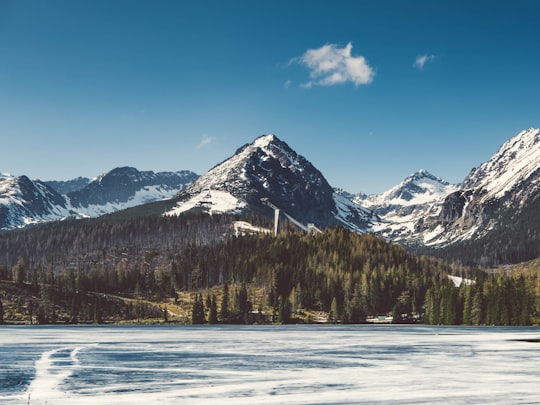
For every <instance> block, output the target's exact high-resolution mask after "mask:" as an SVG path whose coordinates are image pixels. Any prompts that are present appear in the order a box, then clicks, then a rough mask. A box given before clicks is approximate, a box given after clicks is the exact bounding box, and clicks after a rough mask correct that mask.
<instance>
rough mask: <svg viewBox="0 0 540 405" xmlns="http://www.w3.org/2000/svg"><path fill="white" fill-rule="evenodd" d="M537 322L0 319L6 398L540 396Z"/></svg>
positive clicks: (475, 399) (311, 400)
mask: <svg viewBox="0 0 540 405" xmlns="http://www.w3.org/2000/svg"><path fill="white" fill-rule="evenodd" d="M539 338H540V329H539V328H466V327H431V326H413V327H411V326H393V325H386V326H360V325H359V326H317V325H309V326H256V327H239V326H212V327H211V326H203V327H191V326H186V327H177V326H145V327H140V326H131V327H128V326H122V327H121V326H67V327H64V326H55V327H52V326H51V327H41V326H39V327H38V326H35V327H30V326H26V327H13V326H3V327H0V404H28V403H29V404H32V405H34V404H36V405H37V404H39V405H44V404H47V405H65V404H70V405H73V404H76V405H84V404H92V405H95V404H160V405H167V404H192V403H194V404H358V403H381V402H392V403H399V404H418V403H447V404H448V403H452V404H462V403H463V404H486V403H490V404H510V403H512V404H517V403H527V404H530V403H540V343H533V342H527V341H521V340H526V339H529V340H535V339H539Z"/></svg>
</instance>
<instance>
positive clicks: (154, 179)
mask: <svg viewBox="0 0 540 405" xmlns="http://www.w3.org/2000/svg"><path fill="white" fill-rule="evenodd" d="M197 177H198V176H197V175H196V174H195V173H193V172H190V171H180V172H161V173H154V172H151V171H147V172H140V171H138V170H137V169H134V168H131V167H121V168H116V169H113V170H111V171H110V172H108V173H105V174H102V175H101V176H99V177H97V178H95V179H94V180H92V181H90V182H89V183H88V184H86V186H84V187H82V188H81V189H79V190H76V191H72V192H69V193H67V194H66V195H61V194H60V193H58V192H57V191H55V190H54V188H53V187H51V186H49V185H47V184H46V183H45V182H42V181H40V180H30V179H29V178H28V177H26V176H20V177H13V176H11V175H6V174H2V175H0V229H12V228H20V227H24V226H26V225H28V224H34V223H39V222H47V221H54V220H59V219H64V218H67V217H75V218H84V217H97V216H100V215H104V214H109V213H112V212H115V211H119V210H122V209H125V208H129V207H133V206H136V205H141V204H144V203H148V202H152V201H158V200H163V199H169V198H172V197H173V196H175V195H176V194H177V193H178V192H179V191H180V190H182V189H183V188H184V187H185V186H186V185H187V184H189V183H191V182H193V181H194V180H195V179H196V178H197ZM60 183H62V182H60ZM54 184H55V183H54V182H53V185H54ZM72 186H73V184H72Z"/></svg>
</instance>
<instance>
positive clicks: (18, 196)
mask: <svg viewBox="0 0 540 405" xmlns="http://www.w3.org/2000/svg"><path fill="white" fill-rule="evenodd" d="M70 215H73V212H71V211H70V209H69V206H68V204H67V201H66V200H65V198H64V197H63V196H61V195H60V194H58V193H57V192H56V191H54V190H53V189H52V188H51V187H49V186H47V185H46V184H45V183H43V182H40V181H32V180H30V179H29V178H28V177H26V176H19V177H13V176H9V175H0V229H11V228H19V227H23V226H25V225H29V224H33V223H38V222H44V221H51V220H55V219H59V218H65V217H68V216H70Z"/></svg>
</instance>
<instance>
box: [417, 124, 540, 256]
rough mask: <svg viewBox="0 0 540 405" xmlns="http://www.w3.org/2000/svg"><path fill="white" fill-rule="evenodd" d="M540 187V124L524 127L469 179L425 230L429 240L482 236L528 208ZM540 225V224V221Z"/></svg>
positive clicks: (443, 241) (442, 242)
mask: <svg viewBox="0 0 540 405" xmlns="http://www.w3.org/2000/svg"><path fill="white" fill-rule="evenodd" d="M539 190H540V129H529V130H525V131H522V132H520V133H519V134H518V135H516V136H515V137H513V138H512V139H510V140H508V141H507V142H505V143H504V144H503V145H502V146H501V148H500V149H499V150H498V151H497V153H495V154H494V155H493V157H491V159H489V160H488V161H487V162H485V163H483V164H482V165H481V166H479V167H478V168H474V169H473V170H472V171H471V173H470V174H469V175H468V176H467V177H466V178H465V180H464V181H463V183H462V186H461V187H460V189H459V190H457V191H455V192H454V193H451V194H450V195H448V196H447V197H446V199H445V200H444V202H443V206H442V209H441V212H440V214H439V216H438V219H437V221H436V222H435V223H434V224H433V225H432V226H431V229H429V233H428V234H424V243H426V244H427V245H440V246H444V245H448V244H451V243H455V242H458V241H461V240H468V239H478V238H480V237H482V236H484V235H486V234H487V233H489V232H491V231H492V230H494V229H496V228H497V227H498V225H499V222H500V221H501V219H502V218H503V217H505V216H508V215H511V216H513V217H515V216H516V215H519V214H520V213H521V212H522V208H523V207H524V206H525V205H526V203H527V201H529V200H532V199H534V198H536V196H537V194H538V193H539ZM538 225H539V226H540V224H538Z"/></svg>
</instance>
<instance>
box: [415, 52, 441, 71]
mask: <svg viewBox="0 0 540 405" xmlns="http://www.w3.org/2000/svg"><path fill="white" fill-rule="evenodd" d="M436 58H437V57H436V56H435V55H428V54H425V55H420V56H417V57H416V60H415V61H414V65H413V66H414V67H415V68H417V69H420V70H422V69H424V65H425V64H426V63H428V62H433V61H434V60H435V59H436Z"/></svg>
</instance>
